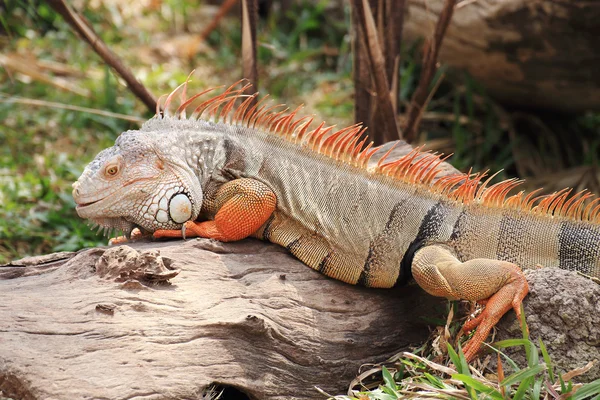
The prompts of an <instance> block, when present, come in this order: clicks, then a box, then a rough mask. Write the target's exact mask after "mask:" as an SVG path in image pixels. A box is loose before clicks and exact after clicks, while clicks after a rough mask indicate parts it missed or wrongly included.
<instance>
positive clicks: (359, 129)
mask: <svg viewBox="0 0 600 400" xmlns="http://www.w3.org/2000/svg"><path fill="white" fill-rule="evenodd" d="M190 75H191V74H190ZM188 82H189V77H188V79H187V80H186V81H185V82H184V83H182V84H181V85H179V86H178V87H177V88H176V89H175V90H174V91H173V92H171V93H170V94H168V95H164V96H161V98H160V99H159V100H158V102H157V107H156V118H159V119H165V118H176V119H189V120H194V119H202V120H208V121H213V122H215V123H216V122H221V123H224V124H230V125H236V126H242V127H247V128H251V129H257V130H260V131H263V132H265V133H268V134H271V135H276V136H279V137H281V138H283V139H285V140H287V141H289V142H292V143H295V144H297V145H299V146H303V147H304V148H307V149H310V150H311V151H314V152H315V153H319V154H322V155H325V156H328V157H330V158H332V159H334V160H337V161H341V162H344V163H346V164H349V165H352V166H354V167H356V168H359V169H363V170H367V171H368V172H369V173H371V174H377V175H383V176H387V177H390V178H392V179H395V180H399V181H402V182H406V183H410V184H414V185H419V186H421V187H424V188H425V189H427V190H429V191H430V192H432V193H434V194H438V195H440V196H443V197H446V198H448V199H450V200H453V201H456V202H462V203H464V204H470V203H478V204H483V205H486V206H489V207H496V208H505V209H514V210H521V211H525V212H529V213H533V214H538V215H546V216H550V217H565V218H570V219H573V220H579V221H588V222H592V223H600V198H599V197H597V196H595V195H593V194H591V193H589V192H588V191H587V190H582V191H580V192H578V193H576V194H574V195H572V196H570V197H569V195H570V194H571V192H572V190H571V189H563V190H560V191H558V192H554V193H552V194H547V195H539V192H540V191H541V189H537V190H534V191H532V192H530V193H525V191H520V192H518V193H517V194H513V195H510V196H509V193H510V192H511V191H512V190H513V189H514V188H516V187H517V186H519V185H521V184H522V183H523V181H522V180H519V179H516V178H512V179H507V180H504V181H501V182H498V183H495V184H491V185H490V182H491V181H492V179H493V178H494V177H495V176H496V175H497V173H496V174H492V175H488V173H489V171H485V172H479V173H472V172H471V171H469V173H467V174H463V173H457V174H452V175H446V176H442V177H439V178H438V175H440V173H441V172H442V168H441V164H442V163H443V162H444V161H445V160H446V159H447V158H448V157H450V155H447V156H444V155H442V154H438V153H430V152H426V151H422V150H423V148H422V147H419V148H415V149H414V150H413V151H411V152H410V153H408V154H406V155H404V156H402V157H401V158H399V159H396V160H393V161H388V157H389V156H390V154H391V153H392V150H393V149H394V147H395V145H393V146H389V147H390V148H389V150H388V151H387V152H385V153H384V154H383V155H381V156H380V155H377V157H379V159H375V160H373V158H374V155H375V153H381V151H380V150H382V149H383V146H377V147H375V146H373V142H367V141H368V138H367V136H366V135H365V130H366V127H363V126H362V124H355V125H350V126H348V127H345V128H342V129H338V130H335V126H326V125H325V123H324V122H321V123H319V124H318V125H317V126H316V127H314V128H311V125H313V122H314V117H313V116H303V117H300V116H298V113H299V111H300V110H301V109H302V106H300V107H298V108H296V109H294V110H293V111H289V108H286V107H285V106H284V105H272V106H268V105H267V104H266V100H267V98H268V95H266V96H263V97H262V98H261V99H260V100H258V92H256V93H253V94H247V91H248V90H249V89H250V88H251V86H252V85H251V84H250V83H246V82H245V81H244V80H240V81H238V82H236V83H234V84H233V85H231V86H229V87H228V88H226V89H225V90H223V91H222V92H221V93H219V94H212V95H211V96H210V97H208V98H207V99H205V100H203V99H202V96H205V95H207V94H209V93H214V92H215V91H216V90H217V89H222V88H224V86H221V87H216V88H210V89H206V90H204V91H202V92H200V93H198V94H195V95H193V96H191V97H189V98H188V97H187V93H186V92H187V84H188ZM177 93H180V96H179V104H178V106H177V108H176V110H175V112H174V113H171V112H170V111H169V109H170V107H171V105H172V103H173V101H174V99H175V97H176V95H177ZM163 99H165V100H164V103H162V100H163ZM161 103H162V104H161ZM188 114H189V116H188Z"/></svg>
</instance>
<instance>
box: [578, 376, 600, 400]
mask: <svg viewBox="0 0 600 400" xmlns="http://www.w3.org/2000/svg"><path fill="white" fill-rule="evenodd" d="M591 396H595V397H594V399H597V398H600V379H596V380H595V381H593V382H590V383H587V384H585V385H583V386H582V387H580V388H579V389H577V391H576V392H575V394H574V395H573V397H572V400H583V399H585V398H588V397H591Z"/></svg>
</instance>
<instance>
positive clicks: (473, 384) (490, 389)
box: [452, 374, 503, 400]
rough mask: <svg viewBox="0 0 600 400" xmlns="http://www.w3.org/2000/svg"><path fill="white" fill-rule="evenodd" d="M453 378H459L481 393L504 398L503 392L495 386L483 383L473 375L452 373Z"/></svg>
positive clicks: (493, 397)
mask: <svg viewBox="0 0 600 400" xmlns="http://www.w3.org/2000/svg"><path fill="white" fill-rule="evenodd" d="M452 379H457V380H459V381H461V382H463V383H464V384H465V386H467V385H468V386H470V387H472V388H473V389H475V390H477V391H479V392H481V393H485V394H487V395H488V396H490V397H491V398H492V399H498V400H502V399H503V397H502V393H500V392H499V391H497V390H496V389H494V388H493V387H489V386H486V385H484V384H483V383H481V382H480V381H478V380H476V379H475V378H473V377H471V376H467V375H464V374H454V375H452Z"/></svg>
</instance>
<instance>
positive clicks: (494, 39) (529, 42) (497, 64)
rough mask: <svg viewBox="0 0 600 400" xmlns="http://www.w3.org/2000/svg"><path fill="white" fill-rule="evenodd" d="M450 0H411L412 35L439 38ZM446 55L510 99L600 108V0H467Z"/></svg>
mask: <svg viewBox="0 0 600 400" xmlns="http://www.w3.org/2000/svg"><path fill="white" fill-rule="evenodd" d="M443 3H444V0H427V1H423V0H409V1H408V4H409V5H408V10H407V16H406V20H405V24H404V26H405V32H404V35H405V37H407V38H409V39H415V38H417V37H431V36H432V34H433V28H434V26H435V21H437V19H438V16H439V13H440V11H441V9H442V5H443ZM456 7H457V8H456V10H455V12H454V16H453V18H452V22H451V23H450V26H449V28H448V31H447V33H446V35H445V37H444V45H443V46H442V48H441V51H440V60H441V61H442V62H444V63H447V64H449V65H451V66H452V67H455V68H460V69H465V70H467V71H468V72H469V73H470V74H471V75H472V76H473V77H474V78H475V79H476V80H477V81H478V82H479V83H481V84H482V85H483V86H484V87H485V88H486V89H487V91H488V93H490V94H491V95H492V96H494V97H496V98H497V99H499V100H501V101H502V102H503V103H504V104H507V105H514V106H519V107H530V108H544V109H551V110H556V111H561V112H569V113H570V112H582V111H585V110H600V90H599V89H600V74H598V65H600V55H599V54H600V41H598V40H597V39H598V37H599V36H600V24H598V23H597V21H598V19H599V18H600V3H597V2H590V1H579V2H578V1H568V0H541V1H535V2H532V1H527V0H477V1H470V0H463V1H462V2H459V3H458V4H457V6H456Z"/></svg>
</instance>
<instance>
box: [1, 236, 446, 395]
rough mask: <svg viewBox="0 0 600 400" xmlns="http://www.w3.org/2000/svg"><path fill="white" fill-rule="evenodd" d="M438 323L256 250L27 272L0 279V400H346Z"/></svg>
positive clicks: (62, 261)
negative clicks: (221, 395)
mask: <svg viewBox="0 0 600 400" xmlns="http://www.w3.org/2000/svg"><path fill="white" fill-rule="evenodd" d="M167 280H168V281H167ZM438 306H440V307H439V308H438ZM434 310H437V311H434ZM444 310H445V306H444V301H443V300H440V299H436V298H433V297H430V296H428V295H426V294H425V293H424V292H423V291H422V290H421V289H420V288H418V287H416V286H414V285H413V286H408V287H405V288H399V289H391V290H374V289H365V288H360V287H357V286H351V285H347V284H344V283H341V282H338V281H334V280H332V279H328V278H326V277H324V276H323V275H321V274H319V273H318V272H316V271H313V270H311V269H310V268H308V267H306V266H305V265H304V264H302V263H300V262H299V261H297V260H295V259H293V258H292V257H291V256H290V255H288V254H287V253H286V251H285V250H284V249H282V248H280V247H278V246H275V245H271V244H267V243H262V242H259V241H257V240H245V241H242V242H238V243H231V244H222V243H218V242H213V241H210V240H206V239H194V240H188V241H185V242H183V241H171V242H161V243H157V242H140V243H133V244H130V245H128V246H119V247H112V248H96V249H89V250H82V251H80V252H78V253H57V254H51V255H48V256H42V257H33V258H27V259H23V260H20V261H17V262H14V263H12V264H9V265H6V266H3V267H0V321H1V322H0V398H1V397H2V394H3V395H4V396H7V397H12V398H14V399H80V398H95V399H97V398H102V399H141V398H143V399H183V398H186V399H194V398H202V393H203V390H204V389H205V388H206V387H207V386H209V385H211V384H219V385H220V387H221V388H229V390H230V392H229V393H234V395H232V397H231V398H244V396H246V398H251V399H289V398H297V399H309V398H322V395H320V394H319V393H318V392H317V391H316V389H314V386H318V387H320V388H321V389H323V390H326V391H328V392H331V393H335V394H338V393H344V392H345V391H346V388H347V385H348V383H349V382H350V381H351V380H352V379H353V378H354V377H355V376H356V374H357V373H358V371H359V367H360V366H361V365H362V364H364V363H373V362H380V361H383V360H385V359H386V358H388V357H390V356H392V355H393V354H395V353H396V352H398V351H399V350H401V349H402V348H405V347H406V346H407V345H409V344H417V343H419V342H422V341H424V339H425V338H426V337H427V335H428V329H427V327H426V324H425V321H424V319H423V317H426V316H427V317H431V316H432V315H440V313H442V314H443V312H444ZM232 388H235V390H234V389H232ZM232 391H233V392H232Z"/></svg>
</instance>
